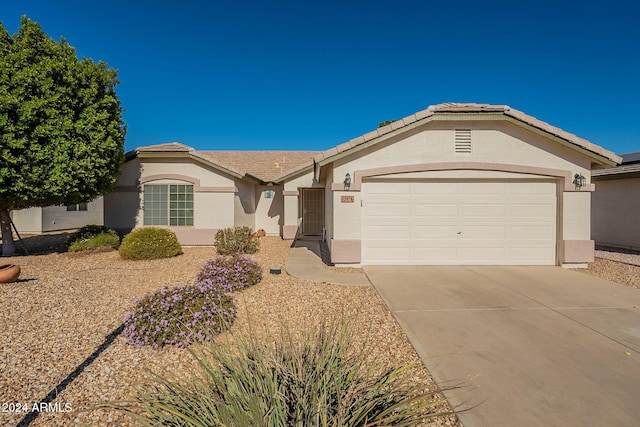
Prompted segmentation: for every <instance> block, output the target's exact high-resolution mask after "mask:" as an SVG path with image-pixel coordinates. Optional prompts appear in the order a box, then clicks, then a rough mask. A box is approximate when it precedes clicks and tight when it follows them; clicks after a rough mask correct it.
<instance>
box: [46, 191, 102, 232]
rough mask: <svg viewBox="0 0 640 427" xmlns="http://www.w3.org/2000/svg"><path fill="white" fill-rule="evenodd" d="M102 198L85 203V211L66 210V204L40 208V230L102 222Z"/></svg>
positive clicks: (61, 228)
mask: <svg viewBox="0 0 640 427" xmlns="http://www.w3.org/2000/svg"><path fill="white" fill-rule="evenodd" d="M103 207H104V204H103V198H102V197H98V198H96V199H95V200H92V201H91V202H89V203H87V210H86V211H67V207H66V206H48V207H46V208H42V231H43V232H44V231H55V230H69V229H73V228H80V227H82V226H85V225H89V224H95V225H102V224H103V223H104V208H103Z"/></svg>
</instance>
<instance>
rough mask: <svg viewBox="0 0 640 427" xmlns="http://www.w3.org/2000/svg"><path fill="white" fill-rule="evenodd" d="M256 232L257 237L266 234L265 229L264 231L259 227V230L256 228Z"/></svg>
mask: <svg viewBox="0 0 640 427" xmlns="http://www.w3.org/2000/svg"><path fill="white" fill-rule="evenodd" d="M256 234H257V235H258V237H264V236H266V235H267V232H266V231H264V230H263V229H262V228H261V229H260V230H258V231H257V232H256Z"/></svg>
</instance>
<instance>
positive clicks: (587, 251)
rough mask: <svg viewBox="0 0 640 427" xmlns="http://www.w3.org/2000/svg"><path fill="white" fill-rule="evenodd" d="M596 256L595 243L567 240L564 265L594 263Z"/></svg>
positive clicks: (591, 241) (565, 242)
mask: <svg viewBox="0 0 640 427" xmlns="http://www.w3.org/2000/svg"><path fill="white" fill-rule="evenodd" d="M594 255H595V242H594V241H593V240H565V241H564V254H563V260H562V262H564V263H585V262H593V258H594Z"/></svg>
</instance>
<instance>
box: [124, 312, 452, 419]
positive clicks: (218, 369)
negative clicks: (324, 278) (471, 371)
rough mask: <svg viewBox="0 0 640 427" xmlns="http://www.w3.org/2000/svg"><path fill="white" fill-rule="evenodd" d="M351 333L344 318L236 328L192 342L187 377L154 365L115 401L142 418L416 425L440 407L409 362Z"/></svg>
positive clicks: (131, 413)
mask: <svg viewBox="0 0 640 427" xmlns="http://www.w3.org/2000/svg"><path fill="white" fill-rule="evenodd" d="M353 337H354V335H353V331H352V330H351V327H350V325H349V323H348V322H347V321H346V320H345V319H343V320H342V321H336V322H332V323H328V324H321V325H320V326H318V327H315V328H309V329H307V330H306V331H304V332H303V333H302V334H301V335H298V334H294V333H292V332H291V330H290V329H289V328H288V327H286V326H283V327H281V330H279V331H276V333H275V334H273V333H270V332H267V331H261V332H258V331H256V330H251V331H248V332H247V333H233V334H232V336H230V337H227V339H221V338H222V337H220V338H219V339H217V340H216V341H215V342H210V343H206V344H205V345H202V346H196V348H195V349H192V348H190V349H189V350H190V351H191V352H192V353H193V355H194V356H195V358H196V359H197V362H198V368H197V369H196V371H195V372H194V373H193V375H192V377H191V378H187V379H185V378H171V377H166V376H164V377H163V376H158V375H156V376H155V377H154V379H153V380H152V382H151V383H149V384H146V385H142V386H139V387H138V388H137V389H136V390H135V394H134V396H133V398H132V400H131V401H129V402H127V403H124V404H116V405H113V406H112V407H115V408H117V409H119V410H121V411H124V412H126V413H127V414H128V415H129V416H130V417H131V418H132V419H133V420H134V421H135V423H136V424H137V425H141V426H193V427H204V426H243V427H245V426H247V427H249V426H256V427H258V426H266V427H289V426H300V427H329V426H331V427H356V426H358V427H360V426H362V427H364V426H370V427H373V426H391V425H393V426H417V425H419V424H420V423H422V422H423V421H425V420H428V419H430V418H434V417H436V416H440V415H445V414H443V413H437V409H436V408H437V405H438V404H440V403H442V400H440V399H439V398H437V397H436V393H435V392H431V391H425V390H424V388H423V386H421V385H419V384H417V383H415V382H413V381H412V380H411V377H412V375H411V373H412V370H413V369H416V368H417V367H416V366H415V365H411V364H410V365H402V366H397V367H391V368H383V367H381V366H378V365H377V364H376V363H375V362H371V361H370V360H369V358H367V354H368V353H369V350H370V348H369V347H367V346H364V347H362V346H360V347H359V348H356V346H355V345H354V339H353Z"/></svg>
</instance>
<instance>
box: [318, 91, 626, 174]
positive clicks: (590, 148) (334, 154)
mask: <svg viewBox="0 0 640 427" xmlns="http://www.w3.org/2000/svg"><path fill="white" fill-rule="evenodd" d="M474 118H478V119H483V120H486V119H494V120H507V121H509V122H511V123H515V124H516V125H519V126H522V127H524V128H527V129H529V130H532V131H534V132H537V133H543V134H545V135H546V136H547V137H549V138H550V139H552V140H554V141H556V142H558V143H560V144H562V145H565V146H567V147H569V148H571V149H574V150H576V151H580V152H582V153H583V154H586V155H587V156H589V157H591V158H592V159H593V160H595V161H596V162H597V163H600V164H603V165H609V166H613V165H615V164H616V163H620V162H621V161H622V158H621V157H620V156H617V155H616V154H614V153H613V152H611V151H608V150H605V149H604V148H602V147H600V146H598V145H595V144H592V143H591V142H589V141H587V140H586V139H583V138H579V137H578V136H576V135H574V134H572V133H569V132H565V131H563V130H562V129H560V128H557V127H555V126H551V125H550V124H548V123H546V122H543V121H541V120H538V119H536V118H535V117H532V116H529V115H527V114H525V113H523V112H521V111H518V110H515V109H513V108H511V107H509V106H506V105H490V104H458V103H445V104H438V105H432V106H430V107H428V108H427V109H425V110H422V111H419V112H417V113H415V114H412V115H410V116H407V117H405V118H403V119H400V120H397V121H395V122H392V123H390V124H388V125H386V126H382V127H380V128H378V129H376V130H374V131H371V132H368V133H366V134H364V135H361V136H359V137H357V138H354V139H352V140H350V141H348V142H345V143H344V144H341V145H338V146H337V147H334V148H331V149H329V150H326V151H323V152H322V153H321V154H319V155H317V156H315V157H314V160H315V161H316V162H317V163H319V164H320V165H324V164H327V163H330V162H332V161H334V160H337V159H338V158H340V157H343V156H345V155H347V154H351V153H353V152H355V151H359V150H360V149H364V148H367V147H370V146H372V145H375V144H377V143H379V142H382V141H384V140H386V139H388V138H389V137H391V136H395V135H398V134H399V133H403V132H406V131H408V130H410V129H413V128H415V127H417V126H420V125H422V124H424V123H425V122H428V121H435V120H460V119H474Z"/></svg>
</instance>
